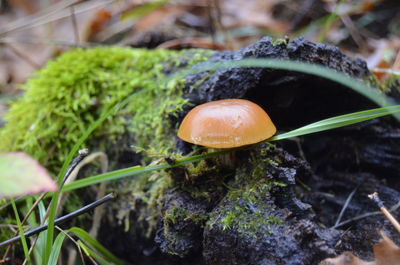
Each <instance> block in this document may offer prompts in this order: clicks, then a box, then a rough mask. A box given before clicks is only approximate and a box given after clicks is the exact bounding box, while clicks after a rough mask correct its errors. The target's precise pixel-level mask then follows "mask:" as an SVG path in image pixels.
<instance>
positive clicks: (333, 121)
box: [62, 105, 400, 192]
mask: <svg viewBox="0 0 400 265" xmlns="http://www.w3.org/2000/svg"><path fill="white" fill-rule="evenodd" d="M396 113H400V105H395V106H390V107H385V108H377V109H371V110H365V111H360V112H354V113H350V114H346V115H341V116H337V117H333V118H329V119H325V120H321V121H318V122H315V123H312V124H309V125H306V126H303V127H301V128H298V129H295V130H293V131H290V132H287V133H283V134H280V135H277V136H274V137H272V138H270V139H268V140H267V141H278V140H283V139H287V138H290V137H296V136H302V135H307V134H310V133H315V132H322V131H326V130H331V129H334V128H339V127H343V126H347V125H350V124H355V123H359V122H362V121H366V120H370V119H374V118H377V117H382V116H386V115H390V114H396ZM236 149H240V147H239V148H236ZM230 151H232V149H227V150H222V151H217V152H213V153H208V154H202V155H196V156H190V157H185V158H182V159H178V160H177V161H176V163H175V164H173V165H170V164H168V163H162V164H159V165H152V166H146V167H142V166H134V167H129V168H124V169H120V170H116V171H112V172H107V173H104V174H100V175H96V176H92V177H88V178H84V179H79V180H76V181H74V182H72V183H70V184H67V185H65V186H64V187H63V188H62V191H63V192H64V191H71V190H75V189H79V188H84V187H87V186H90V185H94V184H97V183H100V182H104V181H111V180H117V179H120V178H124V177H129V176H134V175H139V174H142V173H145V172H151V171H155V170H163V169H168V168H172V167H177V166H181V165H184V164H187V163H192V162H196V161H200V160H204V159H207V158H211V157H215V156H218V155H220V154H222V153H226V152H230Z"/></svg>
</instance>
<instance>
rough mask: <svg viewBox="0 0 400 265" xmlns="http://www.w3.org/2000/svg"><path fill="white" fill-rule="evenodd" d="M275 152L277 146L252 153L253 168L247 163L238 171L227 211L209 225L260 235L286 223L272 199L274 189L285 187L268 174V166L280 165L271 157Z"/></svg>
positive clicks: (211, 219)
mask: <svg viewBox="0 0 400 265" xmlns="http://www.w3.org/2000/svg"><path fill="white" fill-rule="evenodd" d="M271 149H274V147H273V146H272V145H270V144H269V145H266V147H265V148H261V149H258V150H257V152H253V153H252V154H251V156H250V163H249V165H247V163H244V164H246V165H243V166H241V167H239V168H238V169H237V170H236V175H235V179H234V180H232V181H231V182H230V183H229V184H228V186H229V187H230V188H229V190H228V192H227V194H226V196H225V198H224V201H225V203H224V205H225V206H224V208H223V209H222V210H220V211H216V212H215V213H214V214H213V215H212V216H211V217H210V219H209V220H208V222H207V225H209V226H214V225H220V226H221V227H222V229H223V230H226V229H235V230H237V231H238V232H239V233H241V232H243V233H249V234H250V235H253V236H256V234H257V233H260V232H261V233H270V230H269V227H270V225H273V224H280V223H282V220H280V219H279V218H277V217H276V216H274V215H273V212H274V208H273V207H274V205H273V204H272V203H271V200H269V199H268V198H269V197H270V194H269V193H270V191H271V189H272V188H273V187H276V186H279V187H283V186H285V184H282V183H280V182H277V181H275V180H273V178H272V176H268V175H266V168H267V167H269V166H277V165H278V164H279V159H278V158H276V157H270V156H269V154H271V152H270V151H271Z"/></svg>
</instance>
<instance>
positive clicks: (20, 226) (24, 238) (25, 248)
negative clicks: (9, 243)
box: [10, 199, 32, 264]
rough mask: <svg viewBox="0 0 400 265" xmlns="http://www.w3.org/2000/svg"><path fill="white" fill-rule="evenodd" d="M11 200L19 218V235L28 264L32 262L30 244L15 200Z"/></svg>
mask: <svg viewBox="0 0 400 265" xmlns="http://www.w3.org/2000/svg"><path fill="white" fill-rule="evenodd" d="M10 201H11V205H12V208H13V210H14V214H15V219H16V220H17V225H18V231H19V235H20V236H21V243H22V248H23V250H24V255H25V258H26V260H27V261H28V264H32V262H31V257H30V255H29V249H28V244H27V242H26V237H25V232H24V228H23V227H22V223H21V219H20V218H19V214H18V210H17V206H16V205H15V202H14V200H13V199H10Z"/></svg>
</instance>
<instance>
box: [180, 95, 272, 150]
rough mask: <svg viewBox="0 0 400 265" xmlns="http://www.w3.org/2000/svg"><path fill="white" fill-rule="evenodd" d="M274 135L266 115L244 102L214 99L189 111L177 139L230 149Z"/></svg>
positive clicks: (270, 122) (255, 105)
mask: <svg viewBox="0 0 400 265" xmlns="http://www.w3.org/2000/svg"><path fill="white" fill-rule="evenodd" d="M275 132H276V128H275V125H274V124H273V123H272V121H271V119H270V118H269V116H268V114H267V113H266V112H265V111H264V110H263V109H262V108H261V107H260V106H258V105H257V104H255V103H253V102H251V101H248V100H244V99H224V100H217V101H213V102H209V103H205V104H202V105H198V106H197V107H195V108H193V109H192V110H191V111H190V112H189V113H188V114H187V115H186V116H185V118H184V119H183V121H182V123H181V125H180V127H179V130H178V137H179V138H181V139H182V140H184V141H186V142H189V143H192V144H197V145H203V146H207V147H213V148H233V147H238V146H243V145H249V144H254V143H258V142H261V141H263V140H265V139H268V138H270V137H271V136H272V135H274V134H275Z"/></svg>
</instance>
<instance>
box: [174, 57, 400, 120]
mask: <svg viewBox="0 0 400 265" xmlns="http://www.w3.org/2000/svg"><path fill="white" fill-rule="evenodd" d="M233 67H264V68H270V69H282V70H288V71H295V72H301V73H306V74H312V75H316V76H319V77H323V78H326V79H329V80H332V81H334V82H336V83H338V84H341V85H343V86H346V87H348V88H350V89H352V90H354V91H355V92H357V93H359V94H361V95H363V96H365V97H366V98H368V99H369V100H371V101H372V102H375V103H376V104H377V105H378V106H381V107H386V106H390V105H395V104H396V102H394V101H393V100H392V99H390V98H389V97H387V96H386V95H384V94H383V93H381V92H380V91H379V90H378V89H373V88H371V87H370V86H368V85H367V84H366V83H363V82H361V81H359V80H357V79H354V78H351V77H350V76H348V75H346V74H344V73H341V72H337V71H335V70H333V69H330V68H327V67H324V66H320V65H316V64H309V63H303V62H297V61H288V60H277V59H243V60H237V61H227V62H221V63H212V64H202V65H200V66H198V67H195V68H192V69H189V70H186V71H181V72H179V73H177V74H176V75H174V76H173V77H171V78H176V77H177V76H178V77H181V78H182V77H185V76H188V75H191V74H196V73H200V72H205V71H216V70H220V69H228V68H233ZM395 116H396V118H397V119H398V120H400V115H398V114H396V115H395Z"/></svg>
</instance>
